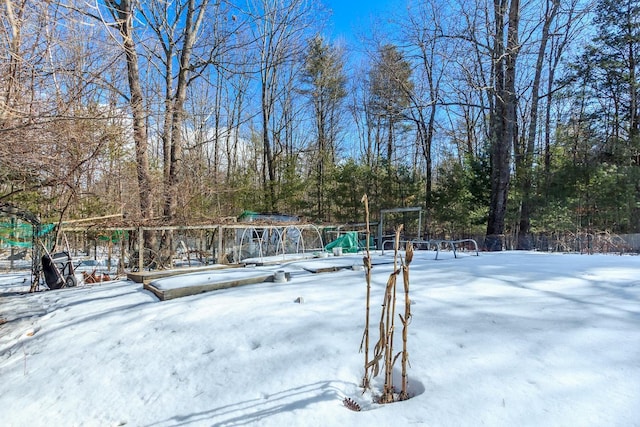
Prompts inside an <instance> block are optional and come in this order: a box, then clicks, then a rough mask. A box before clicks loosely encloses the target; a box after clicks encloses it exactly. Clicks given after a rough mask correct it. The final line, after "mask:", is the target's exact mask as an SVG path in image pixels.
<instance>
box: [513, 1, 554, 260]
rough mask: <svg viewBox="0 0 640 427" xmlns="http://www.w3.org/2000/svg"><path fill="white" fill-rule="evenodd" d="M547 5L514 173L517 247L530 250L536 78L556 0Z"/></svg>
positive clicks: (536, 107)
mask: <svg viewBox="0 0 640 427" xmlns="http://www.w3.org/2000/svg"><path fill="white" fill-rule="evenodd" d="M552 1H553V3H552V5H551V8H550V9H549V10H547V13H546V16H545V21H544V25H543V27H542V37H541V39H540V46H539V49H538V57H537V59H536V70H535V74H534V77H533V85H532V87H531V117H530V119H529V129H528V131H527V140H526V141H527V142H526V145H525V147H524V152H523V153H522V157H521V159H520V161H518V160H516V176H517V177H519V179H518V180H517V182H518V184H519V185H520V192H521V194H522V202H521V205H520V222H519V224H518V242H517V247H516V248H517V249H521V250H530V249H532V248H533V239H532V236H531V215H532V213H533V208H534V201H533V198H532V194H531V193H532V187H533V170H532V168H533V156H534V150H535V141H536V134H537V131H538V106H539V101H540V80H541V76H542V67H543V63H544V54H545V52H546V50H547V42H548V40H549V28H551V24H552V22H553V20H554V19H555V16H556V13H557V11H558V8H559V7H560V0H552Z"/></svg>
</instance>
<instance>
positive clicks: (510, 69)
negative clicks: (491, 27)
mask: <svg viewBox="0 0 640 427" xmlns="http://www.w3.org/2000/svg"><path fill="white" fill-rule="evenodd" d="M505 2H506V0H504V1H503V0H494V12H495V24H496V36H495V44H494V51H493V58H494V64H493V67H494V77H495V79H494V80H495V95H494V101H495V103H494V109H493V110H492V112H491V117H490V128H491V131H490V132H491V148H490V153H491V197H490V204H489V218H488V221H487V235H486V238H485V242H484V246H485V249H486V250H490V251H500V250H502V249H503V246H504V231H505V216H506V211H507V198H508V193H509V181H510V178H511V174H510V173H511V171H510V166H511V147H512V146H513V143H514V141H515V138H516V134H517V128H516V103H517V98H516V94H515V79H516V60H517V56H518V48H519V46H518V21H519V12H520V10H519V8H520V2H519V0H511V3H510V5H509V12H508V19H509V21H508V29H507V43H506V49H505V46H504V41H503V37H504V14H505V12H506V10H507V4H506V3H505Z"/></svg>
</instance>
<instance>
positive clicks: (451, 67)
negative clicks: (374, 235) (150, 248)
mask: <svg viewBox="0 0 640 427" xmlns="http://www.w3.org/2000/svg"><path fill="white" fill-rule="evenodd" d="M1 7H2V13H1V14H0V19H1V20H2V27H1V28H0V31H1V32H0V37H1V43H2V44H1V47H0V55H1V58H2V60H1V64H0V139H1V141H2V143H1V145H0V177H1V179H0V200H4V201H10V202H12V203H15V204H17V205H20V206H21V207H24V208H28V209H31V210H32V211H34V212H37V213H38V214H39V215H40V216H41V217H42V218H48V219H58V218H61V217H62V218H65V219H70V218H82V217H89V216H99V215H108V214H113V213H119V212H122V213H124V215H125V216H126V219H127V220H128V221H132V222H136V223H145V222H146V223H150V222H163V223H168V224H185V223H196V222H204V221H207V222H212V221H216V220H218V219H220V218H221V217H229V216H237V215H239V214H240V213H241V212H242V211H243V210H244V209H250V210H255V211H271V212H275V211H279V212H286V213H295V214H299V215H302V216H304V217H305V218H307V219H308V220H310V221H318V222H324V223H342V222H360V221H362V217H363V210H362V206H361V202H360V200H361V198H362V195H363V194H365V193H366V194H367V195H368V200H369V204H370V206H371V211H372V213H374V214H375V212H377V211H378V210H379V209H383V208H391V207H405V206H422V207H423V208H424V209H425V210H426V212H427V218H426V221H425V229H424V230H423V232H424V233H427V234H429V235H454V236H461V235H471V234H473V235H478V234H486V236H487V238H486V241H485V246H486V247H487V248H488V249H501V248H502V247H503V244H504V237H505V235H513V236H516V237H517V241H518V247H520V248H529V247H530V246H531V236H532V234H533V233H551V232H561V231H573V232H576V231H598V230H608V231H611V232H615V233H626V232H640V135H639V133H640V118H639V114H640V111H639V105H638V104H639V102H638V96H639V95H638V94H639V90H638V87H639V82H640V80H639V77H638V75H637V72H638V71H639V68H638V67H639V66H638V64H637V62H638V59H637V56H638V54H640V2H638V1H634V0H623V1H616V2H614V1H613V0H598V1H596V2H594V3H592V2H588V1H585V0H534V1H532V2H521V1H520V0H472V1H460V0H445V1H436V0H420V1H412V2H409V3H408V6H407V8H406V10H402V11H399V12H398V13H397V14H395V15H389V16H385V17H381V18H380V20H379V22H372V23H371V26H370V27H369V28H367V29H363V30H362V32H361V34H360V35H359V36H358V38H357V39H356V40H343V39H340V38H333V37H331V36H330V34H331V27H330V24H331V16H330V11H329V10H328V9H327V8H326V7H324V6H322V5H321V4H320V3H318V2H313V1H307V0H249V1H247V2H236V1H234V0H229V1H222V0H216V1H210V0H172V1H167V0H146V1H136V0H93V1H84V0H83V1H80V0H64V1H63V0H57V1H56V0H48V1H42V0H2V6H1ZM373 219H375V217H374V218H373Z"/></svg>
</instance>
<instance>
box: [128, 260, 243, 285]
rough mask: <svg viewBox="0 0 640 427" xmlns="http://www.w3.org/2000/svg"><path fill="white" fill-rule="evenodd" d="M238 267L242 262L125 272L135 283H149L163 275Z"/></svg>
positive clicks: (241, 265) (169, 275)
mask: <svg viewBox="0 0 640 427" xmlns="http://www.w3.org/2000/svg"><path fill="white" fill-rule="evenodd" d="M239 267H244V264H212V265H203V266H198V267H185V268H173V269H171V270H152V271H136V272H131V273H127V279H129V280H132V281H134V282H136V283H142V284H143V285H144V284H147V283H150V282H151V281H152V280H156V279H161V278H163V277H171V276H177V275H178V274H186V273H196V272H200V271H209V270H222V269H226V268H239Z"/></svg>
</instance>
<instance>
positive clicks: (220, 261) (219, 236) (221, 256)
mask: <svg viewBox="0 0 640 427" xmlns="http://www.w3.org/2000/svg"><path fill="white" fill-rule="evenodd" d="M222 232H223V229H222V225H219V226H218V264H222V263H223V262H222V259H223V248H222V245H223V244H224V240H223V239H222Z"/></svg>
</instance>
